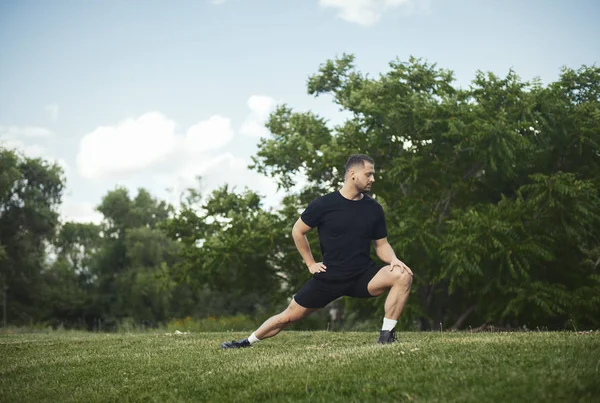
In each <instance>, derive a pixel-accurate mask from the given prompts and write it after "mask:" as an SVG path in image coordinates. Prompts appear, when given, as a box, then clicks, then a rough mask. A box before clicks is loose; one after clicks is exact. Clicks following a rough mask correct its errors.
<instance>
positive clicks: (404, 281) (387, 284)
mask: <svg viewBox="0 0 600 403" xmlns="http://www.w3.org/2000/svg"><path fill="white" fill-rule="evenodd" d="M411 285H412V275H410V274H409V273H408V271H407V270H404V271H403V270H402V269H401V268H399V267H395V268H394V270H391V271H390V266H389V265H388V266H385V267H382V268H381V269H380V270H379V272H378V273H377V274H376V275H375V277H373V278H372V279H371V281H370V282H369V285H368V286H367V289H368V290H369V293H370V294H371V295H373V296H379V295H381V294H383V293H384V292H385V291H386V290H389V292H388V296H387V298H386V300H385V305H384V309H385V317H384V319H383V327H382V332H383V331H388V332H391V331H393V329H394V326H395V325H396V322H397V321H398V318H399V317H400V314H401V313H402V311H403V310H404V306H405V305H406V300H407V299H408V296H409V294H410V287H411ZM391 337H392V339H394V338H395V336H393V335H392V336H391ZM392 341H393V340H392Z"/></svg>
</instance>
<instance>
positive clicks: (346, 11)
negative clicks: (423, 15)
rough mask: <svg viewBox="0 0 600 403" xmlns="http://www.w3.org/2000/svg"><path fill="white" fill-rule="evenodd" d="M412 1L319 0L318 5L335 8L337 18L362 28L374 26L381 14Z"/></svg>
mask: <svg viewBox="0 0 600 403" xmlns="http://www.w3.org/2000/svg"><path fill="white" fill-rule="evenodd" d="M412 1H414V0H319V5H320V6H321V7H324V8H335V9H337V10H338V17H339V18H341V19H343V20H345V21H348V22H352V23H356V24H359V25H363V26H370V25H373V24H375V23H376V22H378V21H379V19H380V18H381V15H382V14H383V12H385V11H387V10H390V9H393V8H397V7H399V6H408V5H410V4H411V2H412Z"/></svg>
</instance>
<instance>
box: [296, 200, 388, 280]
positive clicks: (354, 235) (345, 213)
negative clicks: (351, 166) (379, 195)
mask: <svg viewBox="0 0 600 403" xmlns="http://www.w3.org/2000/svg"><path fill="white" fill-rule="evenodd" d="M301 218H302V221H304V223H305V224H306V225H308V226H309V227H313V228H314V227H317V228H318V232H319V242H320V245H321V252H322V254H323V264H324V265H325V266H326V267H327V270H326V272H325V273H319V274H318V277H319V278H322V279H332V280H333V279H339V278H349V277H352V276H353V275H355V274H358V273H361V272H362V271H364V269H365V268H366V267H367V266H368V265H370V264H372V263H373V260H372V259H371V256H370V251H371V241H372V240H376V239H381V238H385V237H387V229H386V225H385V216H384V214H383V208H382V207H381V205H380V204H379V203H377V202H376V201H375V200H374V199H372V198H371V197H369V196H367V195H364V196H363V198H362V199H360V200H349V199H346V198H345V197H344V196H342V194H341V193H340V192H339V191H335V192H332V193H329V194H327V195H325V196H322V197H319V198H317V199H315V200H313V201H312V202H310V203H309V204H308V206H307V207H306V210H304V212H303V213H302V215H301Z"/></svg>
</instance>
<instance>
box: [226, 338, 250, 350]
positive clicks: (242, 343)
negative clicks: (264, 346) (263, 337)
mask: <svg viewBox="0 0 600 403" xmlns="http://www.w3.org/2000/svg"><path fill="white" fill-rule="evenodd" d="M244 347H250V342H249V341H248V339H247V338H246V339H242V340H238V341H235V340H232V341H226V342H224V343H221V349H223V350H225V349H228V348H244Z"/></svg>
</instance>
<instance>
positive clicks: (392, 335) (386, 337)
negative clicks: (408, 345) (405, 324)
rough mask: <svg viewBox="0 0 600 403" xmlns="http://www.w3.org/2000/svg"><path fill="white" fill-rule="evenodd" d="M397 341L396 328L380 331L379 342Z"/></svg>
mask: <svg viewBox="0 0 600 403" xmlns="http://www.w3.org/2000/svg"><path fill="white" fill-rule="evenodd" d="M395 341H396V329H392V330H382V331H380V332H379V340H377V343H379V344H387V343H393V342H395Z"/></svg>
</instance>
